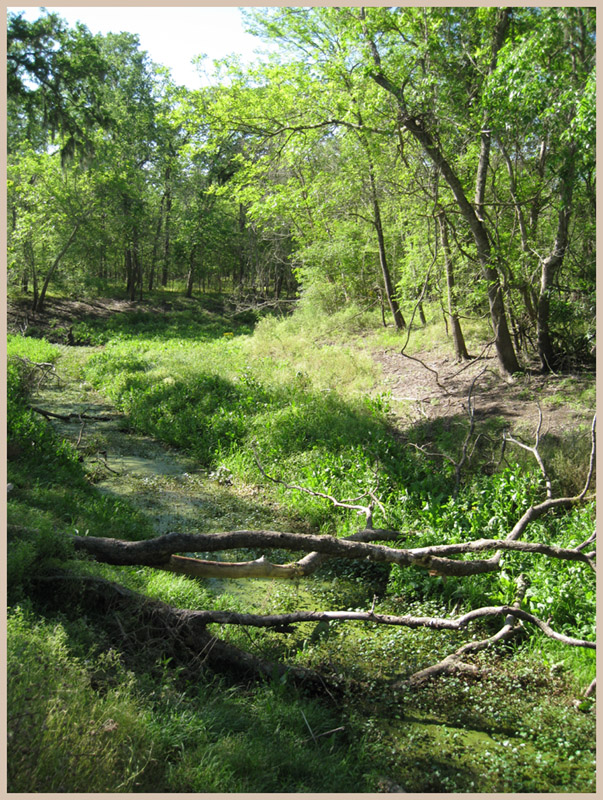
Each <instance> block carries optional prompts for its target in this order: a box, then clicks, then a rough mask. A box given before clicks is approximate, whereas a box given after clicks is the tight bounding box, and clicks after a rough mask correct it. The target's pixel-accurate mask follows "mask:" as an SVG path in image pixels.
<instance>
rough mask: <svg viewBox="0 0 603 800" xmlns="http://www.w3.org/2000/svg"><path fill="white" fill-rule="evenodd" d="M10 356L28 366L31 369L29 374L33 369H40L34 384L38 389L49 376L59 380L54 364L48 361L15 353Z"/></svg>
mask: <svg viewBox="0 0 603 800" xmlns="http://www.w3.org/2000/svg"><path fill="white" fill-rule="evenodd" d="M10 358H11V359H12V360H13V361H20V362H21V364H24V365H25V366H26V367H29V368H30V370H31V373H30V374H32V375H33V372H34V371H35V370H40V373H41V374H40V378H39V380H38V382H37V385H36V386H37V388H38V389H39V388H40V386H41V385H42V382H43V381H44V380H46V378H49V377H53V378H56V379H57V381H58V382H59V383H60V382H61V378H60V377H59V375H58V374H57V371H56V367H55V365H54V364H53V363H52V362H50V361H32V360H31V359H30V358H27V357H25V356H17V355H12V356H10Z"/></svg>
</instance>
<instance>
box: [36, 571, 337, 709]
mask: <svg viewBox="0 0 603 800" xmlns="http://www.w3.org/2000/svg"><path fill="white" fill-rule="evenodd" d="M37 581H38V582H39V583H40V584H41V585H45V584H47V583H54V584H55V586H59V587H60V586H61V585H63V586H65V587H66V588H67V591H68V592H69V597H70V598H72V597H73V587H74V586H77V588H78V596H79V599H80V600H82V599H83V600H84V601H85V602H86V603H87V604H89V605H91V606H92V607H93V608H94V609H95V610H96V611H99V612H101V613H103V614H105V615H106V616H107V617H109V616H111V617H113V616H114V613H115V611H116V610H123V611H125V612H127V614H128V619H132V620H133V622H134V623H135V625H134V628H133V630H131V631H129V632H126V631H124V630H123V627H122V626H120V627H122V634H123V633H126V636H128V638H129V641H130V642H131V644H132V645H133V646H140V645H145V644H147V645H148V644H155V643H157V646H158V648H165V649H167V650H169V649H170V648H174V647H178V648H184V649H185V650H186V651H189V652H190V653H191V655H196V656H197V658H198V664H199V667H200V668H203V667H204V666H208V667H210V668H211V669H213V670H215V671H217V672H230V673H234V674H236V676H237V677H252V678H255V679H258V678H260V679H268V680H273V679H275V678H281V679H285V678H286V679H288V680H289V679H290V680H291V681H292V682H293V683H294V684H296V685H297V686H300V687H302V688H304V689H310V690H311V691H313V692H316V693H321V694H324V693H326V694H328V695H330V696H331V697H333V695H332V692H334V691H337V686H336V685H335V684H334V683H331V682H329V681H328V679H326V678H324V677H323V676H322V675H320V674H319V673H317V672H314V671H313V670H311V669H307V668H305V667H297V666H287V665H284V664H281V663H279V662H275V661H269V660H266V659H263V658H260V657H259V656H255V655H253V654H251V653H248V652H245V651H244V650H240V649H239V648H238V647H235V646H234V645H232V644H230V643H229V642H226V641H224V640H222V639H219V638H218V637H216V636H214V635H213V634H211V633H210V632H209V631H208V630H207V628H206V622H205V621H204V620H203V619H202V617H200V616H199V612H196V611H188V610H186V609H178V608H173V607H172V606H169V605H167V604H166V603H163V602H162V601H160V600H152V599H150V598H148V597H146V596H144V595H140V594H138V593H136V592H133V591H132V590H130V589H127V588H126V587H124V586H119V585H118V584H115V583H112V582H111V581H107V580H105V579H104V578H97V577H95V576H91V575H73V574H69V573H60V574H56V575H46V576H40V577H38V578H37ZM53 599H55V600H56V599H58V598H57V592H53Z"/></svg>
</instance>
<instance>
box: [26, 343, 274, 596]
mask: <svg viewBox="0 0 603 800" xmlns="http://www.w3.org/2000/svg"><path fill="white" fill-rule="evenodd" d="M65 350H66V351H67V348H65ZM70 355H71V354H68V355H67V359H69V356H70ZM78 355H79V353H78ZM67 369H68V370H70V371H73V365H72V364H67ZM58 372H59V373H60V372H61V362H60V365H59V369H58ZM33 405H35V406H37V407H39V408H41V409H44V410H45V411H49V412H51V413H54V414H60V415H64V416H67V415H71V414H78V415H80V414H83V415H88V416H94V417H96V416H106V417H107V420H103V421H99V420H96V419H86V418H85V417H84V418H83V419H81V418H78V419H74V420H72V421H69V422H67V421H64V420H61V419H56V418H52V419H51V420H50V422H51V424H52V426H53V427H54V428H55V430H56V431H57V433H58V434H59V436H61V437H63V438H64V439H66V440H67V441H70V442H72V443H73V444H75V445H77V449H78V451H79V452H80V454H81V457H82V460H83V462H84V465H85V468H86V469H87V471H88V472H89V473H90V474H91V475H92V476H93V480H94V484H95V486H96V487H97V488H98V489H99V491H101V492H105V493H108V494H111V495H113V496H114V497H118V498H120V499H123V500H126V501H127V502H129V503H131V504H133V505H135V506H136V507H137V508H139V509H140V510H141V511H143V512H144V513H145V515H146V516H147V518H148V519H149V521H150V522H151V524H152V526H153V528H154V530H155V531H156V533H157V535H162V534H165V533H169V532H172V531H186V532H188V533H201V532H204V533H206V532H213V531H215V532H217V531H227V530H237V529H243V528H246V529H249V528H267V529H275V527H278V524H279V521H280V522H281V523H282V522H283V521H284V520H279V516H282V515H279V512H278V509H275V508H274V507H273V506H271V504H269V503H266V502H262V498H261V496H259V495H260V493H259V491H258V490H257V489H253V488H251V487H245V486H233V485H229V484H228V483H224V482H220V481H218V480H216V479H214V478H213V477H211V475H209V474H208V473H207V471H206V470H202V469H201V468H200V467H199V465H198V464H197V463H196V462H195V460H194V459H192V458H190V457H188V456H187V455H186V454H183V453H182V452H181V451H179V450H176V449H173V448H170V447H168V446H166V445H164V444H162V443H160V442H158V441H156V440H154V439H153V438H151V437H149V436H145V435H141V434H139V433H136V432H133V431H132V430H131V429H130V428H129V427H128V426H127V421H126V419H125V418H124V417H123V416H121V415H120V414H119V413H118V412H117V411H116V410H115V408H114V407H113V406H112V405H111V404H110V403H109V402H107V400H106V399H105V398H103V397H102V396H100V395H99V394H98V393H97V392H96V391H94V389H93V388H92V387H91V386H90V385H89V384H87V383H85V382H79V381H77V380H64V381H62V382H56V381H55V382H53V383H52V384H50V385H47V386H45V387H40V388H39V389H38V391H37V393H36V395H35V396H34V397H33ZM285 525H287V522H286V521H285ZM198 555H199V556H200V557H202V558H203V557H205V558H209V559H211V560H229V561H242V560H248V559H252V558H255V557H256V554H254V553H252V552H250V551H241V552H237V551H231V552H229V553H226V554H223V555H221V554H220V553H198ZM203 583H204V586H205V587H206V588H208V589H209V590H210V591H212V593H214V594H227V595H230V596H232V597H234V598H241V599H242V598H244V599H245V606H246V608H247V610H249V611H253V610H260V609H265V607H266V603H267V600H268V599H269V596H270V594H271V592H272V590H273V589H274V581H270V580H249V579H247V580H232V579H218V578H209V579H204V581H203Z"/></svg>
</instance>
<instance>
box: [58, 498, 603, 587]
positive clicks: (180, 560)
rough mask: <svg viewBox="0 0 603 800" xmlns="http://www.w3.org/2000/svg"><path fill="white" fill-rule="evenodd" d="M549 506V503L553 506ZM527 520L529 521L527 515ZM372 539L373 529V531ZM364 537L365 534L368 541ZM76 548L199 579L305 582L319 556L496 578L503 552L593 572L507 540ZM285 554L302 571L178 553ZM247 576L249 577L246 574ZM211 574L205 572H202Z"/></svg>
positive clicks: (238, 541) (283, 537) (239, 537)
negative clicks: (298, 555)
mask: <svg viewBox="0 0 603 800" xmlns="http://www.w3.org/2000/svg"><path fill="white" fill-rule="evenodd" d="M550 502H551V501H547V503H550ZM524 516H525V515H524ZM369 533H370V529H369ZM378 534H379V535H380V536H383V537H389V538H390V539H395V538H397V537H398V536H399V535H400V534H398V533H397V532H395V531H379V532H378ZM364 536H366V534H365V533H364V532H362V537H363V538H364ZM72 538H73V541H74V545H75V548H76V549H78V550H84V551H86V552H87V553H88V554H90V555H92V556H94V557H95V558H96V559H97V560H98V561H103V562H105V563H108V564H116V565H122V566H125V565H140V566H152V567H158V568H160V569H165V570H168V571H171V572H179V573H181V574H189V575H197V576H198V577H216V576H218V575H221V576H223V577H226V576H227V573H228V570H230V571H231V572H230V575H228V577H249V576H254V577H280V576H282V577H301V576H303V575H307V574H309V568H310V566H311V565H312V563H313V561H314V560H315V559H316V556H315V555H314V554H315V553H316V554H320V555H324V556H331V557H339V558H355V559H362V560H368V561H373V562H376V563H389V564H398V565H400V566H418V567H421V568H424V569H429V570H431V571H433V572H436V573H437V574H440V575H458V576H460V575H477V574H482V573H484V572H493V571H495V570H496V569H497V568H498V560H499V558H500V554H501V552H502V551H504V550H510V551H518V552H523V553H539V554H541V555H546V556H548V557H549V558H559V559H562V560H565V561H580V562H583V563H586V564H588V566H589V567H590V568H591V569H593V570H594V569H595V565H594V563H593V560H592V558H591V557H590V555H589V554H587V553H582V552H581V551H579V550H574V549H569V548H563V547H559V546H557V545H549V544H541V543H538V542H517V541H515V540H512V539H510V538H507V539H477V540H475V541H471V542H461V543H458V544H446V545H430V546H427V547H417V548H411V549H403V548H395V547H387V546H384V545H376V544H370V543H367V542H362V541H359V539H360V538H361V537H360V536H354V537H348V538H346V539H337V538H335V537H333V536H316V535H311V534H300V533H285V532H282V531H266V530H256V531H245V530H243V531H225V532H222V533H205V534H203V533H199V534H190V533H168V534H165V535H163V536H158V537H156V538H154V539H145V540H143V541H139V542H128V541H124V540H121V539H108V538H104V537H94V536H73V537H72ZM250 548H251V549H260V548H262V549H263V548H270V549H282V550H293V551H295V550H301V551H306V552H309V554H310V556H312V558H309V557H308V558H307V560H306V563H305V564H304V565H300V562H294V563H290V564H284V565H277V564H272V563H271V562H269V561H267V560H266V559H265V558H260V559H256V560H255V561H249V562H237V563H232V562H231V563H230V564H229V563H228V562H207V561H203V560H201V559H195V558H190V557H185V556H175V555H174V554H175V553H200V552H212V551H213V552H215V551H219V550H233V549H234V550H238V549H250ZM483 550H497V551H499V552H498V553H497V554H495V556H493V557H492V558H490V559H487V560H480V561H477V560H476V561H457V560H454V559H450V558H448V557H447V556H449V555H458V554H466V553H475V552H481V551H483ZM243 568H244V569H248V570H249V574H248V575H245V572H244V569H243ZM204 570H207V572H204Z"/></svg>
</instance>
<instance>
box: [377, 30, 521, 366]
mask: <svg viewBox="0 0 603 800" xmlns="http://www.w3.org/2000/svg"><path fill="white" fill-rule="evenodd" d="M365 35H366V36H367V37H368V34H367V33H366V31H365ZM368 44H369V46H370V48H371V52H372V55H373V61H374V63H375V66H376V68H377V71H376V72H374V73H373V74H372V78H373V80H374V81H375V83H377V84H378V85H379V86H381V87H382V88H383V89H385V90H386V91H387V92H389V93H390V94H391V95H392V96H393V97H395V98H396V101H397V104H398V111H399V118H400V122H401V124H402V125H403V126H404V128H405V129H406V130H407V131H408V132H409V133H410V135H411V136H412V137H413V138H414V139H415V140H416V141H417V142H418V143H419V145H420V146H421V148H422V149H423V151H424V152H425V153H426V154H427V156H429V158H430V159H431V161H432V162H433V163H434V165H435V166H436V167H437V168H438V169H439V170H440V172H441V174H442V175H443V177H444V179H445V181H446V183H447V184H448V186H449V188H450V190H451V191H452V193H453V195H454V198H455V200H456V203H457V206H458V208H459V211H460V212H461V215H462V216H463V218H464V219H465V221H466V223H467V225H468V226H469V230H470V231H471V234H472V236H473V240H474V242H475V246H476V249H477V258H478V262H479V264H480V268H481V272H482V276H483V278H484V279H485V281H486V282H487V286H488V289H487V292H488V303H489V306H490V319H491V323H492V329H493V332H494V342H495V346H496V353H497V356H498V363H499V367H500V370H501V372H502V373H503V375H507V376H510V375H512V374H513V373H514V372H519V363H518V361H517V356H516V355H515V350H514V348H513V342H512V340H511V334H510V332H509V326H508V324H507V318H506V314H505V307H504V302H503V296H502V288H501V285H500V279H499V275H498V272H497V270H496V269H495V268H494V267H493V266H492V252H491V247H490V239H489V237H488V233H487V231H486V228H485V227H484V223H483V222H482V221H481V220H480V219H479V217H478V215H477V214H476V212H475V208H474V207H473V205H472V204H471V203H470V202H469V200H468V199H467V196H466V194H465V191H464V189H463V186H462V184H461V182H460V180H459V178H458V176H457V175H456V173H455V172H454V170H453V169H452V167H451V165H450V164H449V162H448V161H447V159H446V158H445V157H444V154H443V153H442V151H441V150H440V147H439V146H438V144H437V143H436V141H435V140H434V138H433V137H432V135H431V134H430V132H429V131H428V130H427V128H426V127H425V126H424V123H423V118H422V117H421V116H419V115H415V114H411V113H410V112H409V111H408V109H407V107H406V101H405V98H404V91H403V88H401V87H398V86H397V85H396V84H394V83H393V82H392V81H391V80H390V79H389V78H388V77H387V76H386V75H385V74H384V73H383V71H382V68H381V56H380V55H379V51H378V49H377V46H376V45H375V43H374V41H373V40H372V39H370V38H368ZM493 58H494V56H493ZM494 63H495V62H494ZM488 157H489V140H488V141H485V140H484V139H482V150H481V153H480V162H479V165H478V177H479V176H481V177H480V181H479V182H477V187H476V196H478V198H479V197H481V193H482V188H481V187H482V186H483V185H484V182H485V175H486V162H487V159H488Z"/></svg>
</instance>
